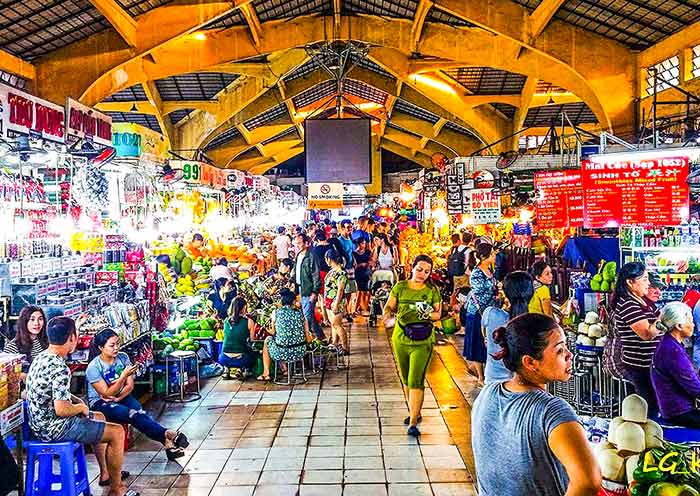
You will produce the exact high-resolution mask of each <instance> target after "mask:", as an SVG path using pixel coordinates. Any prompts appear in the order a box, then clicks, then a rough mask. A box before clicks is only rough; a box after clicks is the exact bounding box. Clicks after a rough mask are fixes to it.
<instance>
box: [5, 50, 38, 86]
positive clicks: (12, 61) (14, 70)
mask: <svg viewBox="0 0 700 496" xmlns="http://www.w3.org/2000/svg"><path fill="white" fill-rule="evenodd" d="M0 71H5V72H9V73H11V74H14V75H16V76H20V77H22V78H24V79H30V80H32V81H34V80H35V79H36V67H35V66H34V64H31V63H29V62H26V61H24V60H22V59H20V58H19V57H15V56H14V55H12V54H11V53H9V52H6V51H5V50H0Z"/></svg>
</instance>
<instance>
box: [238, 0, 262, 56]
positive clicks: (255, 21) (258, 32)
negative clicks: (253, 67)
mask: <svg viewBox="0 0 700 496" xmlns="http://www.w3.org/2000/svg"><path fill="white" fill-rule="evenodd" d="M240 10H241V14H243V17H245V21H246V23H247V24H248V29H249V30H250V36H251V37H252V38H253V44H254V45H255V47H256V48H260V38H262V25H261V24H260V19H259V18H258V14H257V13H256V12H255V7H253V4H252V3H247V4H245V5H242V6H241V7H240Z"/></svg>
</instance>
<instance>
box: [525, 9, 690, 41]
mask: <svg viewBox="0 0 700 496" xmlns="http://www.w3.org/2000/svg"><path fill="white" fill-rule="evenodd" d="M514 1H515V2H517V3H519V4H521V5H523V6H525V7H527V8H528V9H530V10H534V9H535V8H537V7H538V6H539V4H540V3H541V0H514ZM554 18H555V19H559V20H562V21H565V22H568V23H570V24H573V25H575V26H578V27H580V28H583V29H586V30H588V31H592V32H594V33H597V34H600V35H603V36H605V37H607V38H611V39H613V40H615V41H619V42H620V43H623V44H625V45H627V46H629V47H630V48H634V49H643V48H647V47H649V46H651V45H653V44H655V43H658V42H660V41H662V40H664V39H665V38H668V37H669V36H671V35H672V34H674V33H676V32H678V31H680V30H681V29H683V28H685V27H688V26H690V25H691V24H693V23H695V22H698V21H699V20H700V1H699V0H565V1H564V2H563V3H562V5H561V7H559V9H558V10H557V12H556V13H555V14H554Z"/></svg>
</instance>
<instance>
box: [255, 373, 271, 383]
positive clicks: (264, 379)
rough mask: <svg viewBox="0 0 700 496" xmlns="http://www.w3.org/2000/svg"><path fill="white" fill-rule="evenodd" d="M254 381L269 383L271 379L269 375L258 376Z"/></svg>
mask: <svg viewBox="0 0 700 496" xmlns="http://www.w3.org/2000/svg"><path fill="white" fill-rule="evenodd" d="M255 380H256V381H260V382H269V381H270V380H271V379H270V376H269V375H259V376H258V377H256V378H255Z"/></svg>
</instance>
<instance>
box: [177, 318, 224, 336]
mask: <svg viewBox="0 0 700 496" xmlns="http://www.w3.org/2000/svg"><path fill="white" fill-rule="evenodd" d="M219 327H220V326H219V323H218V321H217V320H216V319H211V318H209V319H199V320H197V319H188V320H186V321H185V322H183V324H182V325H181V326H180V331H181V333H186V334H187V336H188V337H190V338H213V337H214V336H215V335H216V330H217V329H218V328H219Z"/></svg>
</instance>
